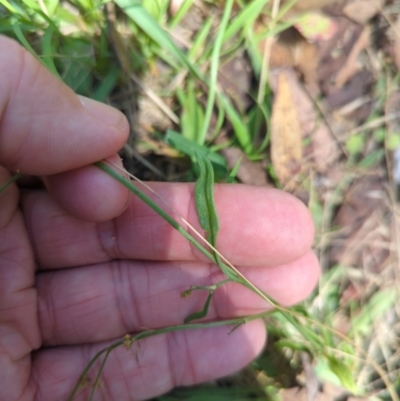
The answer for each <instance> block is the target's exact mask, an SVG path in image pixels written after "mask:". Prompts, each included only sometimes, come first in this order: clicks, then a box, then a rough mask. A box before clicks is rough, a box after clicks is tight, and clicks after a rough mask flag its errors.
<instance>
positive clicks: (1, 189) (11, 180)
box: [0, 173, 21, 194]
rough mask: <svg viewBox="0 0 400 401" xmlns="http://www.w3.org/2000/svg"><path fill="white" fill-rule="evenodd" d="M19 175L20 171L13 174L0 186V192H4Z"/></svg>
mask: <svg viewBox="0 0 400 401" xmlns="http://www.w3.org/2000/svg"><path fill="white" fill-rule="evenodd" d="M19 177H21V173H16V174H14V175H13V176H12V177H11V178H10V179H9V180H8V181H7V182H6V183H5V184H4V185H2V186H0V194H1V193H2V192H4V191H5V190H6V189H7V188H8V187H9V186H10V185H11V184H12V183H13V182H14V181H17V180H18V178H19Z"/></svg>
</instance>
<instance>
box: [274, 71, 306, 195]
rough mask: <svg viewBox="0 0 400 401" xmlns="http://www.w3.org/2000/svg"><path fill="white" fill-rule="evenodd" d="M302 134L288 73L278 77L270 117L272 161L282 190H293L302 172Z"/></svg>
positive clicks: (282, 72)
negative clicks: (295, 179)
mask: <svg viewBox="0 0 400 401" xmlns="http://www.w3.org/2000/svg"><path fill="white" fill-rule="evenodd" d="M301 142H302V130H301V127H300V122H299V116H298V113H297V108H296V104H295V102H294V99H293V95H292V91H291V87H290V83H289V79H288V76H287V71H285V70H283V71H281V72H280V73H279V76H278V85H277V89H276V92H275V99H274V103H273V106H272V116H271V160H272V164H273V166H274V170H275V174H276V176H277V178H278V180H279V181H280V183H281V184H282V185H283V186H287V188H288V189H289V190H293V189H294V188H295V186H296V182H295V181H294V180H293V177H294V176H295V175H296V174H297V173H298V172H299V171H300V166H301V159H302V144H301Z"/></svg>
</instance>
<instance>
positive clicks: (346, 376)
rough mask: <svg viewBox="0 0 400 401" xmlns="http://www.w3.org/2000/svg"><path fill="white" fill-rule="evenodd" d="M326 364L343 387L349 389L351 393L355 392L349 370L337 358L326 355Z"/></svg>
mask: <svg viewBox="0 0 400 401" xmlns="http://www.w3.org/2000/svg"><path fill="white" fill-rule="evenodd" d="M328 365H329V367H330V369H331V370H332V372H333V373H334V374H335V375H336V376H337V378H338V379H339V380H340V383H341V384H342V386H343V387H344V388H346V389H347V390H349V391H351V392H352V393H353V394H356V393H357V385H356V383H355V381H354V379H353V375H352V372H351V370H350V369H349V368H348V367H347V366H346V365H345V364H344V363H343V362H341V361H339V360H338V359H337V358H335V357H333V356H330V357H328Z"/></svg>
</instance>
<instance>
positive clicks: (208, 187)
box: [195, 152, 219, 246]
mask: <svg viewBox="0 0 400 401" xmlns="http://www.w3.org/2000/svg"><path fill="white" fill-rule="evenodd" d="M196 159H197V163H198V165H199V170H200V175H199V178H198V179H197V182H196V188H195V198H196V208H197V214H198V217H199V221H200V225H201V227H202V228H203V230H204V231H205V232H206V238H207V240H208V241H209V242H210V243H211V245H213V246H215V245H216V240H217V234H218V230H219V223H218V216H217V212H216V210H215V206H214V187H213V186H214V170H213V167H212V165H211V163H210V162H209V160H208V159H207V158H205V157H204V156H203V155H202V154H201V153H199V152H196Z"/></svg>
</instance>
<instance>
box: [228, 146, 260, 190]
mask: <svg viewBox="0 0 400 401" xmlns="http://www.w3.org/2000/svg"><path fill="white" fill-rule="evenodd" d="M221 153H222V155H223V156H224V158H225V159H226V162H227V164H228V167H229V168H230V169H232V168H233V167H234V166H235V164H236V163H237V161H238V160H239V159H240V158H242V160H241V162H240V167H239V170H238V172H237V174H236V176H237V178H238V179H239V180H240V182H242V183H243V184H248V185H257V186H263V185H268V181H267V175H266V171H265V169H264V168H263V167H262V165H261V164H260V163H254V162H252V161H250V160H249V159H248V157H247V156H246V154H245V153H244V152H243V151H242V150H241V149H239V148H232V147H229V148H226V149H223V150H221Z"/></svg>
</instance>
